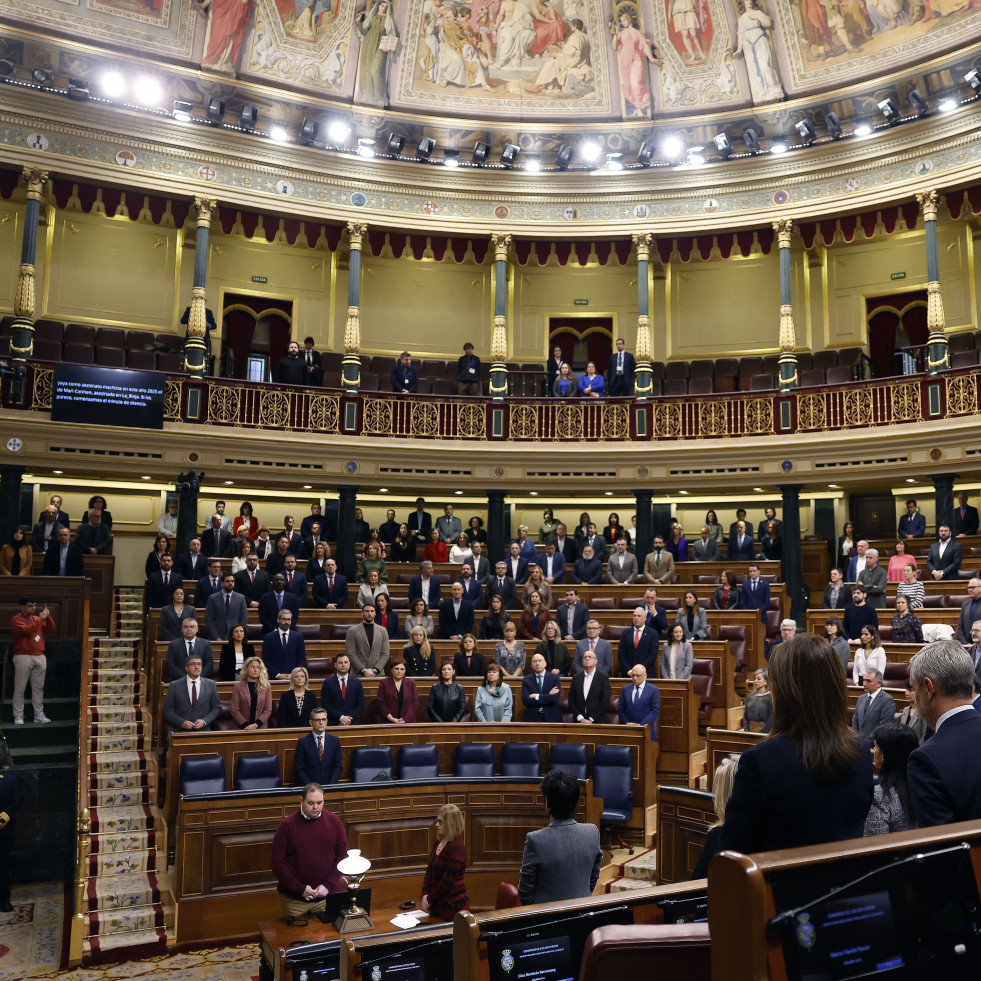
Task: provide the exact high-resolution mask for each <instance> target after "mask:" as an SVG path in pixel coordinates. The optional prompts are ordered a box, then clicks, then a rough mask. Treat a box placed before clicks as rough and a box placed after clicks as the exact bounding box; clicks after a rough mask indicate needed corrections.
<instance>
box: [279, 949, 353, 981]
mask: <svg viewBox="0 0 981 981" xmlns="http://www.w3.org/2000/svg"><path fill="white" fill-rule="evenodd" d="M286 969H287V971H288V972H290V974H291V976H292V979H293V981H340V977H341V944H340V941H339V940H331V941H328V942H326V943H319V944H304V945H303V946H301V947H293V948H291V949H290V950H288V951H287V952H286Z"/></svg>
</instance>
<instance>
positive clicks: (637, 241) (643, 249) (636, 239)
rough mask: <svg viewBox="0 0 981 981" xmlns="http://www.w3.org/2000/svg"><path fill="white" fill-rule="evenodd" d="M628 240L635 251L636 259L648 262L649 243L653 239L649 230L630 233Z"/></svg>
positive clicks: (649, 253)
mask: <svg viewBox="0 0 981 981" xmlns="http://www.w3.org/2000/svg"><path fill="white" fill-rule="evenodd" d="M630 241H631V242H633V245H634V249H636V251H637V261H638V262H650V261H651V243H652V242H653V241H654V236H653V235H651V234H650V232H641V233H640V234H638V235H631V236H630Z"/></svg>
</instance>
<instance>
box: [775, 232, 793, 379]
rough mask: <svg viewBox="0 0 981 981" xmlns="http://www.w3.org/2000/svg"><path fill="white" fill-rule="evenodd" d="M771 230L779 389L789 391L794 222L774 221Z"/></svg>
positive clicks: (791, 375)
mask: <svg viewBox="0 0 981 981" xmlns="http://www.w3.org/2000/svg"><path fill="white" fill-rule="evenodd" d="M773 231H774V232H776V235H777V244H778V246H779V248H780V360H779V362H778V364H779V370H780V391H781V392H789V391H791V390H792V389H795V388H797V387H798V384H799V378H798V375H797V355H796V354H795V353H794V349H795V348H796V346H797V333H796V331H795V330H794V310H793V306H792V303H793V284H792V281H791V278H790V239H791V236H792V235H793V233H794V223H793V222H792V221H791V220H790V219H789V218H787V219H784V220H783V221H775V222H774V223H773Z"/></svg>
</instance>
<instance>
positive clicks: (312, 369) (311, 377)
mask: <svg viewBox="0 0 981 981" xmlns="http://www.w3.org/2000/svg"><path fill="white" fill-rule="evenodd" d="M301 358H302V360H303V370H304V372H305V374H306V377H305V378H304V379H303V383H304V384H305V385H316V386H319V385H320V383H321V382H322V381H323V380H324V373H323V370H322V369H321V367H320V355H319V354H318V353H317V352H316V351H315V350H314V349H313V338H312V337H304V338H303V354H302V355H301ZM304 782H305V783H309V782H310V781H309V780H307V781H304Z"/></svg>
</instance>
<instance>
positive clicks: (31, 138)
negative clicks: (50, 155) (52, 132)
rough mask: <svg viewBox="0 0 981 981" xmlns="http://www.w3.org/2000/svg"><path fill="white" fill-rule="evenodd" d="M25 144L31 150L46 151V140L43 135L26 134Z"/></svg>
mask: <svg viewBox="0 0 981 981" xmlns="http://www.w3.org/2000/svg"><path fill="white" fill-rule="evenodd" d="M25 142H26V143H27V145H28V146H29V147H30V148H31V149H32V150H47V149H48V138H47V137H46V136H45V135H44V134H43V133H28V134H27V140H26V141H25Z"/></svg>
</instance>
